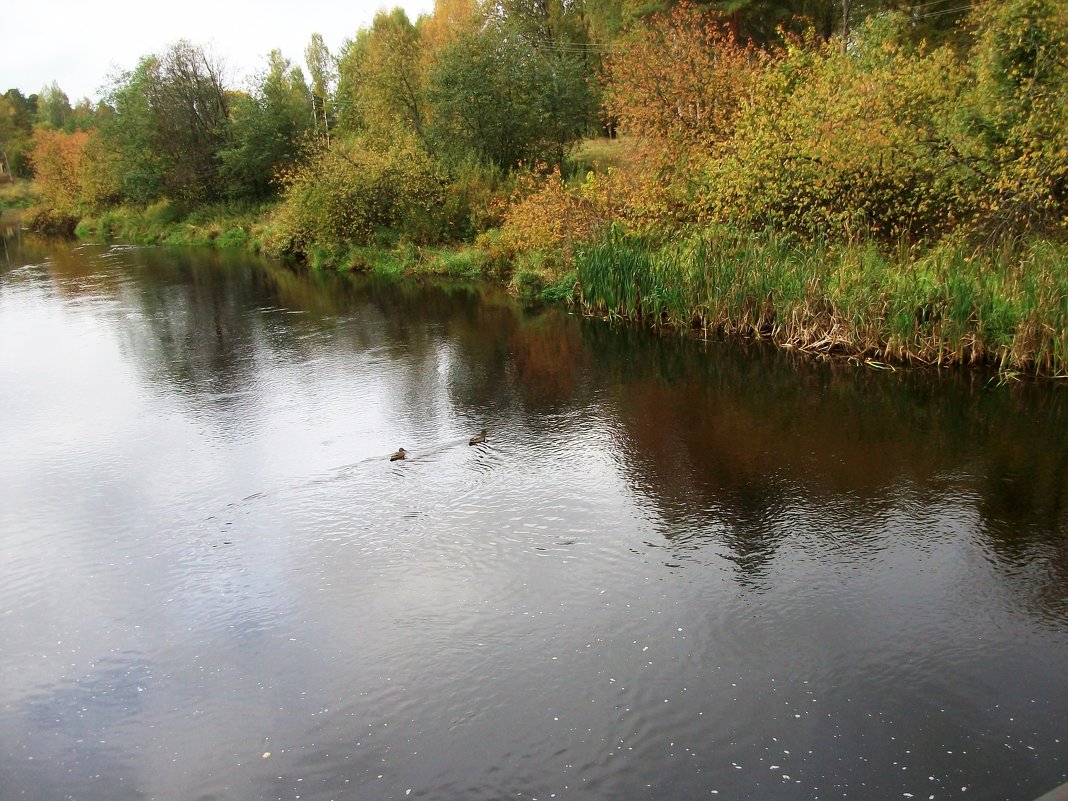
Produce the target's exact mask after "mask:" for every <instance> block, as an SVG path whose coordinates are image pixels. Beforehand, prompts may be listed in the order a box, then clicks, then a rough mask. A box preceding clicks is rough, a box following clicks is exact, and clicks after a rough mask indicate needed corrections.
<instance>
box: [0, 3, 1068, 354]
mask: <svg viewBox="0 0 1068 801" xmlns="http://www.w3.org/2000/svg"><path fill="white" fill-rule="evenodd" d="M843 10H846V14H847V15H846V16H843V14H842V12H843ZM305 62H306V66H307V73H308V78H307V79H306V78H305V74H304V72H303V71H302V69H301V68H300V67H298V66H296V65H294V64H293V63H292V62H290V61H289V60H287V59H286V58H285V57H283V56H282V54H281V53H279V52H277V51H274V52H272V53H271V54H270V56H269V57H268V59H267V66H266V69H265V70H264V72H263V73H262V74H261V75H259V76H257V77H256V78H255V79H254V80H252V81H251V82H250V84H249V85H248V86H246V87H245V88H244V89H241V90H239V89H236V88H234V87H231V86H228V85H226V83H225V81H224V77H223V70H222V69H221V67H220V66H219V63H218V62H217V60H215V59H214V58H213V57H212V56H210V55H209V54H208V53H207V52H206V51H204V50H203V49H202V48H200V47H198V46H196V45H193V44H191V43H188V42H179V43H177V44H175V45H174V46H172V47H171V48H170V49H169V50H167V51H166V52H165V53H162V54H157V55H150V56H146V57H145V58H144V59H142V61H141V62H140V63H139V64H138V65H137V66H136V67H134V68H133V69H131V70H129V71H127V72H124V73H121V74H119V75H116V76H113V77H112V79H111V82H110V84H109V88H108V91H107V93H106V95H105V97H104V99H103V101H102V102H101V103H100V104H98V105H97V106H95V107H93V106H92V105H91V104H89V103H88V102H87V101H86V102H83V103H80V104H78V105H77V106H76V107H71V106H70V104H69V102H68V101H67V99H66V97H65V96H64V95H63V94H62V92H61V91H60V90H59V89H58V87H55V86H53V87H49V88H47V89H46V90H45V91H44V92H42V94H41V95H39V96H32V97H31V98H24V97H22V96H21V95H20V94H19V93H18V92H16V91H14V90H12V91H9V92H8V93H7V94H6V95H4V96H3V98H2V99H0V103H2V105H0V142H3V143H5V145H4V150H5V152H6V153H7V162H8V163H9V164H10V165H13V166H10V167H9V172H11V173H13V174H24V175H29V174H31V173H32V174H33V175H34V177H35V181H36V184H35V185H36V186H37V188H38V192H39V197H40V206H39V207H38V208H37V210H35V211H34V212H32V213H31V214H30V219H31V221H34V222H35V223H36V224H38V225H41V226H50V227H52V228H68V229H74V228H75V227H76V230H77V232H78V234H79V235H80V236H83V237H91V238H112V237H118V238H122V239H130V240H135V241H143V242H168V243H197V244H209V243H210V244H213V245H215V246H220V247H235V246H242V247H249V248H251V249H254V250H258V251H261V252H264V253H266V254H268V255H271V256H276V257H281V258H287V259H293V260H297V261H301V262H304V263H306V264H308V265H310V266H311V267H313V268H317V269H352V270H377V271H381V272H387V273H404V272H406V271H414V270H420V269H424V270H429V271H434V272H440V273H443V274H450V275H463V276H469V275H477V274H493V275H495V276H498V277H499V278H500V279H501V280H506V281H508V282H509V283H510V285H511V286H512V288H513V289H514V290H515V291H516V292H519V293H521V294H526V295H532V296H533V295H540V296H541V297H543V298H547V299H550V298H567V299H570V300H573V301H575V302H578V303H581V304H582V305H583V306H584V308H586V309H588V310H590V311H593V312H596V313H600V314H603V315H608V316H621V317H626V318H631V319H641V320H645V321H650V322H652V323H655V324H658V325H672V326H678V327H697V328H700V329H703V330H706V331H717V332H739V333H744V334H746V335H750V336H767V337H772V338H774V339H775V340H776V341H778V342H780V344H783V345H785V346H790V347H796V348H801V349H805V350H812V351H819V352H837V353H845V354H850V355H857V356H863V357H865V358H868V359H873V360H878V361H886V362H898V361H911V362H921V363H930V364H940V365H946V364H962V363H964V364H975V363H984V364H992V365H995V366H997V367H998V368H999V369H1001V370H1003V371H1005V372H1014V371H1018V372H1036V373H1043V374H1052V375H1065V374H1068V339H1066V337H1068V245H1066V239H1068V236H1066V235H1068V8H1066V7H1065V6H1064V5H1063V4H1062V3H1058V2H1056V0H976V2H974V3H972V4H971V5H968V6H967V8H964V7H962V6H961V5H958V4H950V5H949V6H947V5H946V4H945V3H942V2H938V0H934V2H896V1H894V0H879V2H861V3H853V4H852V5H850V4H845V6H842V5H839V4H838V3H836V2H835V3H832V2H827V0H804V2H802V1H801V0H792V1H791V2H786V3H777V4H770V3H764V2H762V0H750V1H749V2H745V3H738V2H731V3H723V4H722V5H720V6H717V4H715V3H712V4H705V5H692V4H690V3H687V2H683V3H678V4H672V3H661V4H653V5H651V6H648V7H641V8H639V7H636V6H634V5H633V4H631V3H629V2H627V0H599V1H598V2H596V3H594V2H592V0H587V2H585V3H582V2H578V3H555V2H549V3H543V2H533V0H486V2H478V1H477V0H438V2H437V4H436V6H435V10H434V12H433V14H431V15H428V16H425V17H421V18H420V19H418V20H416V21H414V22H413V21H411V20H409V18H408V17H407V16H406V15H405V13H404V12H403V11H401V10H399V9H395V10H393V11H389V12H386V11H383V12H381V13H379V14H378V15H377V16H376V17H375V19H374V22H373V23H372V24H371V25H370V26H369V27H367V28H364V29H360V30H358V31H356V32H355V34H354V36H353V37H352V38H350V39H348V40H347V41H346V42H345V44H344V45H343V47H342V49H341V52H339V53H337V54H331V53H330V52H329V51H328V50H327V48H326V47H325V45H324V43H323V40H322V38H321V37H319V36H315V37H313V38H312V41H311V43H310V44H309V47H308V49H307V51H306V53H305ZM31 101H32V102H31ZM4 126H6V127H4ZM12 154H14V155H12Z"/></svg>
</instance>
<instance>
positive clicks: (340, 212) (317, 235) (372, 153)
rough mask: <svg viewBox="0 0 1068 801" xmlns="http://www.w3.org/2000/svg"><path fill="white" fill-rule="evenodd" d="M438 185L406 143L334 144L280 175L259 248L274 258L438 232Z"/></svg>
mask: <svg viewBox="0 0 1068 801" xmlns="http://www.w3.org/2000/svg"><path fill="white" fill-rule="evenodd" d="M441 196H442V181H441V179H440V177H439V175H438V173H437V171H436V169H435V166H434V164H433V162H432V161H431V159H430V157H429V156H428V155H427V154H426V153H425V152H424V151H423V150H421V149H420V148H419V147H417V146H416V145H414V144H412V143H403V142H402V143H399V144H396V145H395V146H394V147H392V148H391V149H388V150H385V149H379V148H377V147H374V146H372V145H370V144H369V143H368V142H367V141H365V140H363V139H361V138H360V137H350V138H347V139H337V140H335V141H334V142H333V143H332V144H331V145H330V147H329V148H327V149H324V150H323V151H322V152H320V153H319V154H318V155H317V156H316V157H315V158H313V159H311V160H310V161H309V162H308V163H307V164H306V165H305V166H303V167H301V168H299V169H297V170H296V171H295V172H293V173H291V174H290V175H289V176H287V178H286V180H285V197H284V200H283V202H282V204H281V205H280V206H279V207H278V208H277V209H276V211H275V213H274V215H273V217H272V229H273V231H272V236H271V240H270V242H269V243H265V244H266V245H267V248H268V250H269V251H271V252H273V253H275V254H277V255H286V254H309V253H311V252H312V251H322V250H327V251H330V250H337V249H339V248H342V247H344V246H347V245H369V244H371V243H372V242H376V241H377V242H378V244H388V242H389V241H390V240H391V239H392V240H397V239H400V238H402V237H403V238H408V239H410V240H412V241H416V242H420V241H431V240H433V239H434V238H436V236H437V234H438V226H439V223H440V205H441Z"/></svg>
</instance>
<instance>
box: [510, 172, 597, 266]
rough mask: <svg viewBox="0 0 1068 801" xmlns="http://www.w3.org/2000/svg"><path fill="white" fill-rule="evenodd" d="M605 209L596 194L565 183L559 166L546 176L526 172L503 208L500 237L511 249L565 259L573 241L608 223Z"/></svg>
mask: <svg viewBox="0 0 1068 801" xmlns="http://www.w3.org/2000/svg"><path fill="white" fill-rule="evenodd" d="M608 211H609V210H608V209H607V208H605V207H604V205H603V204H602V203H600V202H598V198H596V197H591V196H590V195H588V194H587V193H584V192H581V191H578V192H575V191H571V190H569V189H568V188H567V187H566V186H564V181H563V178H562V177H561V175H560V170H559V169H555V168H554V169H553V171H552V172H550V173H549V174H548V175H547V176H543V175H539V174H538V173H536V172H534V173H526V174H524V175H522V176H520V178H519V186H518V188H517V190H516V192H515V193H514V195H513V198H512V203H511V205H510V206H509V207H508V210H507V211H506V212H505V219H504V228H503V231H502V234H503V239H504V242H505V244H506V245H507V246H508V247H509V248H511V249H512V250H513V251H514V252H523V251H540V252H542V253H543V254H545V255H546V256H549V257H550V258H551V257H562V258H563V260H564V261H565V262H568V261H570V260H571V256H572V254H573V250H574V246H575V244H576V243H578V242H581V241H584V240H587V239H590V238H592V237H593V236H594V235H595V234H596V233H597V232H598V231H600V230H601V228H602V227H603V226H604V225H606V224H607V222H608V216H607V214H608Z"/></svg>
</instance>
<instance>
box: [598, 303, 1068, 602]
mask: <svg viewBox="0 0 1068 801" xmlns="http://www.w3.org/2000/svg"><path fill="white" fill-rule="evenodd" d="M583 331H584V335H585V342H586V344H587V346H588V348H589V349H590V350H591V351H592V353H591V355H590V356H589V357H588V358H589V361H590V363H591V364H593V365H595V369H597V370H600V371H601V372H602V373H604V375H605V382H606V383H607V384H609V385H610V386H611V387H612V392H613V394H614V400H615V402H616V403H617V404H618V413H619V419H620V421H621V429H620V431H621V436H620V442H619V447H620V451H621V453H622V454H623V455H624V456H625V459H624V463H625V465H626V469H627V470H628V471H629V472H630V477H631V482H632V484H633V485H634V487H635V488H636V489H637V490H638V491H639V492H641V493H642V494H643V496H644V497H646V498H648V500H649V502H650V503H651V504H653V505H654V506H655V508H656V509H657V513H658V515H659V517H660V518H661V519H662V520H663V521H664V530H663V534H664V537H665V540H666V542H667V543H668V544H669V545H671V546H672V547H673V548H674V549H675V550H677V551H679V552H682V551H684V550H685V549H692V548H695V547H698V546H699V545H700V544H701V543H702V542H703V543H706V544H716V545H720V546H726V548H727V549H728V550H729V558H730V559H731V560H732V561H734V562H735V563H736V564H737V565H738V569H739V573H740V574H741V576H742V577H743V578H745V579H746V580H757V579H759V576H760V575H761V573H762V571H763V570H765V569H766V567H767V565H768V564H769V562H770V560H771V559H772V558H773V557H774V555H775V552H776V549H777V548H778V547H779V546H780V545H781V543H782V541H783V540H784V538H786V537H789V536H791V526H790V524H789V521H786V520H780V519H777V517H776V515H777V514H779V513H781V512H782V510H783V509H784V507H791V508H790V509H789V515H788V516H791V517H792V518H793V519H794V520H795V521H797V520H804V519H805V518H806V516H807V518H808V523H809V524H810V526H811V527H813V528H818V527H819V526H821V525H825V526H826V527H827V528H828V529H837V530H840V531H841V530H845V531H848V530H849V529H851V528H852V529H854V530H855V529H856V527H857V526H858V525H860V526H862V527H865V528H866V529H869V530H877V529H878V528H879V524H880V521H881V520H883V519H884V518H885V516H886V515H887V514H888V513H889V512H890V511H891V510H893V509H894V508H895V507H896V506H898V505H899V504H901V503H902V500H903V499H902V498H901V496H900V492H901V488H903V487H908V488H910V492H913V491H914V492H915V493H916V497H915V498H911V504H912V508H914V509H919V510H927V509H933V508H935V507H937V506H938V503H939V502H948V503H953V504H968V505H971V503H972V502H971V501H970V500H969V499H970V498H976V500H975V501H974V504H975V508H976V512H977V513H978V515H979V516H980V517H981V520H982V526H981V528H982V531H981V532H980V533H981V534H982V536H984V537H986V538H989V541H990V545H989V547H990V549H991V551H992V552H994V553H996V554H997V559H998V562H999V565H1000V566H1001V567H1002V568H1003V569H1012V565H1013V564H1014V563H1016V564H1018V563H1019V562H1020V560H1022V561H1024V562H1033V561H1035V560H1039V561H1040V562H1042V563H1044V564H1048V565H1049V566H1050V567H1049V571H1050V575H1049V576H1048V578H1046V579H1043V584H1044V586H1045V588H1046V591H1048V592H1051V593H1052V594H1053V595H1054V596H1056V597H1058V598H1060V599H1062V600H1061V601H1060V602H1061V603H1063V599H1064V598H1065V597H1066V596H1068V593H1066V591H1065V587H1066V586H1068V582H1066V581H1065V579H1066V578H1068V571H1066V570H1065V566H1066V563H1068V513H1066V512H1065V506H1066V505H1065V499H1066V497H1068V451H1066V450H1065V448H1064V443H1065V426H1066V424H1068V400H1066V399H1065V396H1064V393H1063V391H1061V390H1060V388H1058V387H1051V386H1049V385H1048V384H1035V385H1022V386H1019V387H1015V388H992V387H989V386H986V382H987V380H988V379H989V376H982V375H980V374H977V373H960V372H954V373H939V372H933V371H908V372H901V373H897V374H884V373H877V372H874V371H870V370H866V369H862V368H857V367H855V366H851V365H844V364H836V363H814V362H811V361H808V360H804V359H795V358H793V357H792V356H791V355H790V354H787V353H783V352H779V351H772V350H769V349H765V348H763V347H762V346H760V345H759V344H755V345H753V346H752V347H751V348H749V349H746V348H742V347H738V346H737V343H733V342H732V343H727V344H726V345H724V344H721V343H701V342H696V341H691V340H681V341H680V340H679V339H677V338H673V337H663V336H660V335H654V334H651V333H649V332H646V331H641V330H635V329H633V328H629V327H623V328H614V327H609V326H605V325H603V324H588V325H586V326H584V328H583ZM746 350H749V352H748V353H747V352H745V351H746ZM710 520H712V521H714V522H715V523H716V524H714V525H710V524H709V521H710ZM1010 521H1015V523H1012V522H1010ZM1020 521H1024V524H1023V525H1022V526H1021V525H1020ZM915 536H917V537H930V536H938V535H937V534H934V533H931V532H921V531H917V532H916V533H915ZM874 545H875V544H874V543H872V546H873V547H874Z"/></svg>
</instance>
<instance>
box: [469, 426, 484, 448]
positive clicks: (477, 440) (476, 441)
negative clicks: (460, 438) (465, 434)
mask: <svg viewBox="0 0 1068 801" xmlns="http://www.w3.org/2000/svg"><path fill="white" fill-rule="evenodd" d="M485 441H486V429H484V428H483V429H482V430H481V431H479V432H478V433H477V434H475V435H474V436H473V437H471V439H469V440H468V441H467V444H468V445H480V444H481V443H483V442H485Z"/></svg>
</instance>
